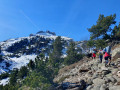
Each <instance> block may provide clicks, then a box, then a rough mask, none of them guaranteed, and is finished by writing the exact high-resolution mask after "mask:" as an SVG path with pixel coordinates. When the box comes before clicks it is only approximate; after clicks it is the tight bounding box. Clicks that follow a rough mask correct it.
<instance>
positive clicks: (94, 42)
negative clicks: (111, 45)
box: [87, 39, 107, 49]
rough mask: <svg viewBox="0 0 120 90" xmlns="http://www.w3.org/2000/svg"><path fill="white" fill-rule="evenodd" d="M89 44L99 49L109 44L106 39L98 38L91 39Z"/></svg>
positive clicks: (90, 46)
mask: <svg viewBox="0 0 120 90" xmlns="http://www.w3.org/2000/svg"><path fill="white" fill-rule="evenodd" d="M87 46H88V47H89V48H93V47H96V48H97V49H100V48H101V49H102V48H104V47H105V46H107V44H106V42H105V40H104V39H98V40H89V41H88V42H87Z"/></svg>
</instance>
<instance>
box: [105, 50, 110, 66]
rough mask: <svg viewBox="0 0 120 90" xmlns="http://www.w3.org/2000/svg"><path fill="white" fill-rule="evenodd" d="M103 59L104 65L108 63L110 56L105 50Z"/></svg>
mask: <svg viewBox="0 0 120 90" xmlns="http://www.w3.org/2000/svg"><path fill="white" fill-rule="evenodd" d="M104 59H105V66H108V65H110V62H111V56H110V55H109V54H108V53H107V52H105V55H104Z"/></svg>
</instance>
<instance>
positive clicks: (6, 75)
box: [0, 73, 9, 80]
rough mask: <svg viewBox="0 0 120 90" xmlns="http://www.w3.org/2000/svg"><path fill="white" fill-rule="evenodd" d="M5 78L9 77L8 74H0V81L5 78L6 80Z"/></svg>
mask: <svg viewBox="0 0 120 90" xmlns="http://www.w3.org/2000/svg"><path fill="white" fill-rule="evenodd" d="M7 77H9V73H2V74H1V75H0V80H2V79H5V78H7Z"/></svg>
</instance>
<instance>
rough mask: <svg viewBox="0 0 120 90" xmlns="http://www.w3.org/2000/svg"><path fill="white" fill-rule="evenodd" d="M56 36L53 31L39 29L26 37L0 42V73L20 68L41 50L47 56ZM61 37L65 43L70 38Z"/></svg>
mask: <svg viewBox="0 0 120 90" xmlns="http://www.w3.org/2000/svg"><path fill="white" fill-rule="evenodd" d="M56 37H57V36H56V35H55V33H53V32H50V31H46V32H44V31H39V32H38V33H36V34H30V36H28V37H21V38H16V39H9V40H6V41H3V42H0V46H1V54H2V55H3V61H2V62H1V63H0V74H1V73H3V72H6V71H7V72H9V71H10V70H13V69H14V68H18V69H20V67H21V66H24V65H26V64H27V63H29V61H30V60H31V59H32V60H34V59H35V57H36V56H37V55H39V54H40V53H41V52H44V53H45V55H46V56H48V54H49V52H50V51H49V50H50V48H52V43H53V41H54V40H55V39H56ZM61 38H62V39H63V42H65V43H68V42H69V41H71V40H72V39H71V38H67V37H63V36H62V37H61ZM65 47H66V46H65ZM64 51H65V50H64Z"/></svg>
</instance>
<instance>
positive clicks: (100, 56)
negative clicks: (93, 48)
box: [99, 50, 103, 63]
mask: <svg viewBox="0 0 120 90" xmlns="http://www.w3.org/2000/svg"><path fill="white" fill-rule="evenodd" d="M102 58H103V52H102V50H99V59H100V63H102Z"/></svg>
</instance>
